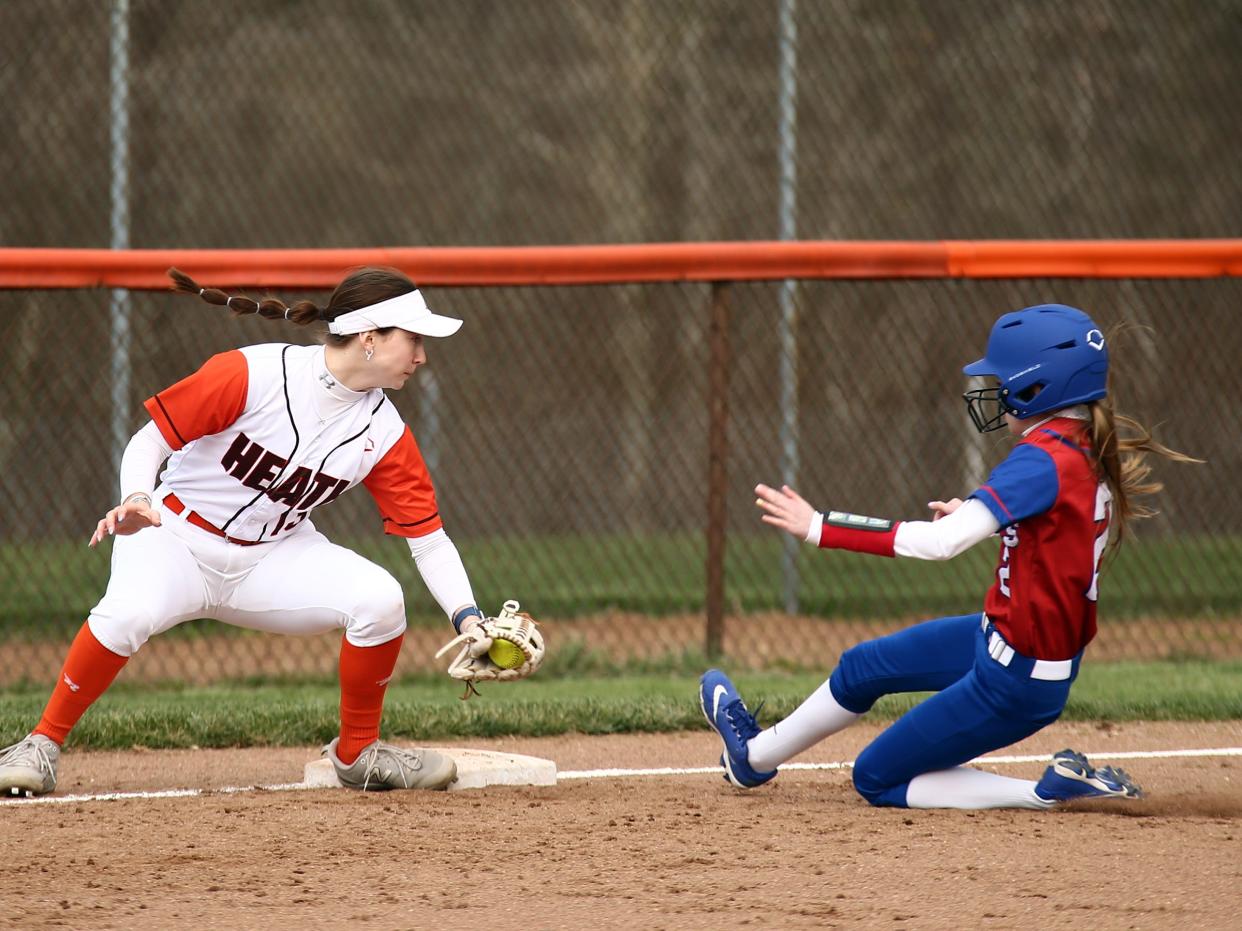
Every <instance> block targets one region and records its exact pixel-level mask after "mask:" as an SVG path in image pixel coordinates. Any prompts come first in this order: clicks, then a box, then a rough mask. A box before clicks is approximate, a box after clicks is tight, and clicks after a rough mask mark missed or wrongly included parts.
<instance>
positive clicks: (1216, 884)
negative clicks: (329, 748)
mask: <svg viewBox="0 0 1242 931" xmlns="http://www.w3.org/2000/svg"><path fill="white" fill-rule="evenodd" d="M875 732H876V728H875V727H874V726H866V725H860V726H858V727H856V728H853V729H851V730H850V731H847V732H845V733H843V734H841V735H838V736H837V737H835V738H833V739H831V740H829V741H828V742H827V743H826V744H825V745H823V746H820V747H818V748H815V749H814V750H813V751H811V752H809V753H807V754H805V755H804V756H803V757H801V758H800V759H801V760H803V761H808V762H827V761H832V760H847V759H851V758H852V757H853V756H854V754H856V753H857V751H858V750H859V749H860V748H861V747H862V746H863V745H864V744H865V743H866V742H867V741H868V740H869V739H870V738H871V737H872V736H873V735H874V734H875ZM1066 745H1069V746H1074V747H1076V748H1078V749H1081V750H1084V751H1087V752H1096V753H1103V752H1107V751H1110V750H1113V751H1132V750H1160V749H1190V748H1209V747H1237V746H1242V722H1227V723H1214V724H1163V723H1162V724H1154V723H1153V724H1126V725H1121V726H1101V725H1088V724H1065V725H1055V726H1053V727H1051V728H1049V729H1048V730H1047V731H1045V732H1044V733H1042V734H1039V735H1036V737H1034V738H1032V739H1030V740H1028V741H1025V742H1024V743H1022V744H1019V745H1018V746H1017V747H1015V748H1014V749H1013V750H1012V751H1007V752H1013V753H1016V754H1035V753H1050V752H1052V751H1054V750H1057V749H1060V748H1061V747H1062V746H1066ZM469 746H472V747H479V748H483V749H504V750H511V751H516V752H522V753H529V754H534V755H538V756H545V757H549V758H552V759H554V760H556V761H557V764H558V766H559V768H560V769H561V770H574V769H594V768H600V767H651V766H702V765H705V764H706V763H708V762H709V761H710V760H711V759H712V758H713V753H714V751H715V743H714V740H713V738H712V736H711V735H709V734H708V733H707V732H706V731H704V732H696V733H685V734H674V735H628V736H616V737H584V736H569V737H560V738H545V739H523V740H501V741H490V742H489V741H472V742H470V743H469ZM313 757H314V751H312V750H296V749H295V750H270V751H265V750H245V751H172V752H138V751H135V752H129V753H90V754H87V753H78V754H67V755H66V756H65V758H64V761H63V765H62V781H61V787H60V793H61V794H78V793H99V792H106V791H114V790H133V789H166V788H204V789H210V788H220V787H224V786H231V785H246V784H252V783H253V784H271V783H280V782H292V781H298V780H299V779H300V778H301V770H302V766H303V764H304V763H305V762H306V761H307V760H309V759H311V758H313ZM1125 765H1126V767H1127V768H1128V769H1129V771H1130V772H1131V774H1132V775H1134V776H1135V778H1136V779H1137V780H1138V781H1139V782H1140V783H1142V784H1143V786H1144V788H1145V789H1146V790H1147V792H1148V794H1149V796H1150V797H1149V798H1148V799H1146V800H1143V801H1139V802H1133V803H1116V802H1115V803H1106V802H1095V803H1082V804H1081V805H1080V806H1079V807H1078V808H1077V809H1076V810H1062V811H1055V812H1048V813H1038V812H1025V811H1014V812H1011V811H1004V812H927V811H905V810H893V809H888V810H877V809H872V808H869V807H868V806H867V805H866V804H865V803H864V802H863V801H862V800H861V799H860V798H859V797H858V796H857V795H856V794H855V793H854V792H853V789H852V787H851V785H850V781H849V773H848V770H835V771H813V772H789V773H783V774H782V775H781V776H780V777H779V778H778V779H777V780H776V781H775V782H774V783H772V784H771V785H769V786H765V787H763V788H761V789H758V790H755V791H752V792H741V791H738V790H734V789H731V788H729V787H728V786H727V785H725V784H724V783H723V782H722V781H721V780H720V779H719V778H717V777H715V776H706V775H685V776H667V777H659V778H642V777H637V778H636V777H631V778H610V779H589V780H573V781H569V780H566V781H562V782H561V783H560V784H559V785H557V786H555V787H546V788H528V789H518V788H492V789H487V790H480V791H471V792H460V793H450V794H432V793H388V794H384V795H380V794H375V795H363V794H359V793H351V792H346V791H344V790H320V791H313V792H279V793H273V792H257V791H256V792H247V793H242V794H236V795H223V794H209V795H205V796H202V797H194V798H171V799H146V800H125V801H97V802H70V803H65V804H62V805H26V804H23V803H3V804H0V836H3V838H4V851H5V854H6V860H7V865H8V869H6V870H4V871H3V873H2V874H0V927H14V928H51V927H63V928H91V929H111V928H116V929H122V928H270V927H298V928H303V927H304V928H351V929H357V928H360V927H366V928H376V929H387V928H454V929H458V928H483V927H489V928H540V929H542V928H549V929H551V928H585V927H597V928H644V929H655V928H669V929H674V928H676V929H681V928H715V927H720V926H734V925H744V926H749V927H755V928H765V927H784V928H837V927H851V928H853V927H868V928H894V927H897V928H920V929H922V928H953V929H961V928H1030V927H1058V926H1068V925H1071V924H1073V925H1079V926H1083V927H1091V928H1093V929H1114V928H1116V929H1122V928H1167V927H1178V928H1214V929H1217V928H1224V927H1236V926H1237V925H1236V922H1237V918H1238V914H1239V910H1242V757H1199V758H1183V759H1154V760H1140V761H1135V762H1133V763H1127V764H1125ZM1041 769H1042V765H1041V764H1035V763H1031V764H1018V765H1011V766H1003V767H997V771H1001V772H1005V773H1009V774H1012V775H1018V776H1025V777H1030V778H1034V777H1036V776H1037V775H1038V773H1039V772H1040V770H1041Z"/></svg>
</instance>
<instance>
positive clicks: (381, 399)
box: [0, 268, 482, 794]
mask: <svg viewBox="0 0 1242 931" xmlns="http://www.w3.org/2000/svg"><path fill="white" fill-rule="evenodd" d="M169 274H170V275H171V276H172V277H173V280H174V281H175V282H176V285H177V287H178V289H179V290H182V291H187V292H191V293H196V294H198V295H200V296H201V297H202V298H203V299H204V300H206V301H208V302H210V303H213V304H221V305H227V306H229V307H230V308H231V309H232V310H233V311H234V312H235V313H239V314H248V313H259V314H261V315H263V316H265V317H268V318H273V319H279V318H283V319H286V320H289V321H292V322H294V323H299V324H309V323H313V322H315V321H325V322H327V323H328V330H329V336H328V339H327V345H326V346H296V345H290V344H284V343H271V344H267V345H260V346H249V347H246V348H244V349H239V350H233V351H231V352H225V353H222V354H220V355H217V356H213V357H212V358H211V359H209V360H208V361H207V362H206V364H204V365H203V367H202V368H201V369H199V370H198V371H197V372H195V373H194V374H193V375H190V376H189V377H188V378H186V379H184V380H182V381H180V382H178V383H177V384H175V385H173V386H171V387H169V388H167V389H166V390H164V391H161V392H159V393H157V394H155V395H154V396H153V397H151V398H149V399H148V400H147V401H146V409H147V411H148V412H149V413H150V415H151V421H150V422H149V423H148V424H146V426H144V427H143V428H142V429H141V430H139V431H138V433H136V434H135V435H134V437H133V439H132V440H131V441H130V443H129V446H128V448H127V449H126V451H125V455H124V457H123V459H122V463H121V482H120V484H121V503H120V504H119V505H118V506H117V507H114V508H112V509H111V510H110V511H108V513H107V514H106V515H105V516H104V518H103V519H102V520H100V522H99V525H98V527H97V528H96V530H95V533H94V535H93V536H92V538H91V541H90V542H91V545H92V546H93V545H95V544H97V543H99V542H100V541H101V540H103V539H104V538H106V537H108V536H115V542H114V545H113V551H112V574H111V578H110V581H109V584H108V589H107V592H106V594H105V595H104V597H103V599H102V600H101V601H100V602H99V604H98V605H97V606H96V607H95V609H94V610H93V611H92V612H91V614H90V616H89V618H88V619H87V621H86V623H85V624H84V625H83V626H82V629H81V630H80V631H79V633H78V636H77V638H76V640H75V641H74V644H73V646H72V647H71V648H70V652H69V656H68V658H67V659H66V661H65V666H64V669H63V671H62V673H61V677H60V681H59V682H58V683H57V685H56V687H55V690H54V691H53V694H52V696H51V698H50V700H49V702H48V705H47V707H46V709H45V711H44V713H43V717H42V719H41V720H40V721H39V724H38V726H36V727H35V729H34V731H32V733H31V734H30V735H29V736H27V737H26V738H25V739H24V740H22V741H20V742H19V743H17V744H15V745H14V746H12V747H9V748H8V749H7V750H5V751H3V752H0V792H6V793H10V792H11V793H14V794H18V793H24V794H42V793H45V792H50V791H52V789H54V788H55V785H56V768H57V762H58V757H59V753H60V745H61V744H62V743H63V742H64V740H65V737H66V736H67V735H68V733H69V731H70V729H71V728H72V727H73V726H74V724H76V723H77V721H78V719H79V718H80V717H81V715H82V714H83V712H85V711H86V709H87V708H88V707H89V706H90V704H91V703H92V702H93V701H94V700H95V699H96V698H98V697H99V696H100V695H101V694H102V693H103V692H104V690H105V689H107V687H108V686H109V685H110V684H111V682H112V680H113V679H114V678H115V676H116V674H117V673H118V672H119V671H120V669H121V667H122V666H124V664H125V663H126V661H127V660H128V658H129V657H130V656H132V655H133V654H134V653H135V652H136V651H137V650H138V649H140V648H141V647H142V645H143V644H144V643H146V641H147V640H148V639H149V638H150V637H151V636H153V635H155V634H158V633H161V632H162V631H165V630H168V629H169V628H171V627H173V626H175V625H176V624H179V623H181V622H183V621H187V620H190V619H192V618H198V617H206V618H214V619H216V620H220V621H224V622H225V623H227V624H233V625H236V626H240V627H248V628H254V629H257V630H266V631H271V632H274V633H283V634H315V633H323V632H326V631H330V630H334V629H340V630H342V631H343V632H344V636H343V638H342V642H341V658H340V677H341V731H340V735H339V736H338V737H337V738H335V739H334V740H333V741H332V742H331V743H330V744H329V745H328V746H327V747H326V748H325V749H324V752H325V754H326V755H327V756H328V758H329V759H331V760H332V762H333V764H334V765H335V767H336V770H337V773H338V775H339V777H340V779H341V781H342V783H343V784H345V785H346V786H350V787H353V788H360V789H392V788H443V787H444V786H446V785H447V784H448V783H449V782H450V781H452V779H453V778H454V776H455V774H456V773H455V767H454V764H453V762H452V760H450V759H448V758H447V757H444V756H442V755H440V754H436V753H433V752H430V751H426V750H422V751H413V750H403V749H400V748H397V747H393V746H391V745H389V744H387V743H384V742H382V741H380V740H379V722H380V715H381V712H382V708H383V698H384V691H385V688H386V686H387V683H388V681H389V679H390V678H391V677H392V674H393V669H394V666H395V664H396V660H397V654H398V652H399V651H400V647H401V640H402V635H403V633H404V631H405V605H404V597H403V594H402V589H401V585H400V584H399V583H398V582H397V580H396V579H394V578H393V577H392V576H391V575H390V574H389V573H388V572H387V571H386V570H384V569H382V568H381V567H379V566H377V565H376V564H374V563H372V562H370V561H368V560H366V559H364V558H362V557H361V556H359V555H358V554H356V553H354V552H352V551H350V550H348V549H345V548H344V547H341V546H337V545H335V544H333V543H332V542H330V541H329V540H328V539H327V538H326V537H325V536H324V535H323V534H322V533H320V532H319V531H317V530H316V529H315V527H314V524H313V523H312V522H311V519H310V515H311V512H312V511H313V510H314V509H315V508H316V507H318V506H320V505H322V504H326V503H327V502H329V501H332V500H333V499H335V498H336V497H337V496H338V495H340V494H341V493H342V492H344V491H346V490H348V489H349V488H352V487H353V486H355V485H358V484H362V485H365V486H366V488H367V490H368V491H369V492H370V493H371V495H372V497H373V498H374V499H375V501H376V504H377V505H378V506H379V510H380V514H381V516H382V519H383V523H384V529H385V531H386V532H387V533H389V534H394V535H397V536H402V537H405V538H406V539H407V542H408V543H409V546H410V550H411V553H412V555H413V557H414V560H415V562H416V564H417V567H418V570H419V573H420V574H421V575H422V578H423V580H424V582H425V583H426V584H427V587H428V589H429V590H430V591H431V593H432V595H433V596H434V597H435V598H436V600H437V602H438V603H439V604H440V606H441V607H442V608H443V609H444V610H445V612H446V614H448V616H449V617H450V618H451V619H452V622H453V626H454V627H455V628H456V629H457V630H458V632H459V633H460V632H463V631H468V630H469V629H471V627H473V626H474V625H476V624H477V623H478V622H479V621H480V620H481V618H482V612H480V611H479V610H478V608H477V607H475V600H474V595H473V592H472V590H471V586H470V581H469V578H468V577H467V574H466V570H465V568H464V566H463V565H462V562H461V558H460V556H459V555H458V552H457V548H456V547H455V546H454V545H453V543H452V541H451V540H450V539H449V537H448V536H447V535H446V534H445V532H444V529H443V527H442V525H441V521H440V515H439V511H438V508H437V505H436V497H435V491H434V489H433V487H432V483H431V478H430V476H429V475H428V473H427V469H426V466H425V465H424V463H423V459H422V456H421V455H420V453H419V450H418V446H417V444H416V443H415V441H414V437H413V435H412V434H411V432H410V429H409V428H408V427H407V426H406V425H405V424H404V423H403V422H402V420H401V417H400V415H399V414H398V413H397V411H396V409H395V408H394V407H393V405H392V402H391V401H389V400H388V399H387V397H386V396H385V394H384V389H396V388H401V387H403V386H404V385H405V383H406V381H407V380H408V379H409V377H410V376H411V375H412V374H413V373H414V371H415V369H416V368H417V367H418V366H419V365H422V364H423V363H425V362H426V358H427V357H426V353H425V351H424V347H423V337H424V336H436V337H443V336H449V335H451V334H452V333H454V332H456V331H457V329H458V328H459V327H460V326H461V321H460V320H456V319H453V318H450V317H444V316H440V315H437V314H434V313H432V312H431V310H430V309H428V307H427V305H426V303H425V301H424V300H423V298H422V296H421V294H420V293H419V292H418V290H417V289H416V288H415V286H414V284H413V283H412V282H411V281H410V280H409V279H408V278H407V277H406V276H405V275H403V274H401V273H400V272H397V271H395V270H393V269H377V268H364V269H360V270H357V271H355V272H353V273H351V274H350V275H349V276H347V277H346V278H345V279H344V280H343V281H342V282H341V284H340V285H339V286H338V287H337V288H336V290H335V291H334V292H333V294H332V297H331V299H330V300H329V302H328V304H327V306H326V307H323V308H320V307H318V306H316V305H315V304H313V303H311V302H309V301H302V302H299V303H297V304H295V305H294V306H292V307H286V306H285V305H284V304H283V303H281V302H280V301H278V300H274V299H270V298H268V299H264V300H262V301H261V302H256V301H252V300H250V299H249V298H241V297H233V298H230V297H229V296H228V295H227V294H225V293H224V292H222V291H219V290H216V289H201V288H199V286H198V285H197V284H196V283H195V282H194V281H192V280H191V279H190V278H188V277H187V276H185V275H183V274H181V273H180V272H177V271H176V270H175V269H174V270H170V273H169ZM165 460H167V462H166V464H165V465H164V467H163V471H162V472H160V465H161V463H164V462H165ZM157 473H159V477H158V481H157V478H156V476H157ZM463 625H464V626H463Z"/></svg>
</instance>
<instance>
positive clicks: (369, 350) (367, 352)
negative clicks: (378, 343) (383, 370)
mask: <svg viewBox="0 0 1242 931" xmlns="http://www.w3.org/2000/svg"><path fill="white" fill-rule="evenodd" d="M373 355H375V350H374V349H372V348H371V347H370V346H368V347H367V351H366V357H367V361H368V362H370V361H371V356H373Z"/></svg>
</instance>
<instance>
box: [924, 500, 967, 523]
mask: <svg viewBox="0 0 1242 931" xmlns="http://www.w3.org/2000/svg"><path fill="white" fill-rule="evenodd" d="M927 506H928V507H929V508H931V509H932V521H933V522H934V521H938V520H940V518H942V517H948V516H949V515H950V514H952V513H953V512H954V511H956V510H957V509H958V508H960V507H961V506H962V499H961V498H952V499H950V500H948V501H928V502H927Z"/></svg>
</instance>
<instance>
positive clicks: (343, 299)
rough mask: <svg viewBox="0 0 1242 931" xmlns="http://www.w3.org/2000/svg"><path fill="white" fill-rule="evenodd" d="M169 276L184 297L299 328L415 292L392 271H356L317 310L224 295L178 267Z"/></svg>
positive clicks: (338, 340) (333, 339)
mask: <svg viewBox="0 0 1242 931" xmlns="http://www.w3.org/2000/svg"><path fill="white" fill-rule="evenodd" d="M168 277H169V278H171V279H172V281H173V288H174V290H176V291H181V292H183V293H185V294H197V295H198V296H199V297H201V298H202V299H203V300H204V301H206V302H207V303H208V304H215V305H217V306H220V307H227V308H228V309H229V310H231V311H232V312H233V313H234V314H235V315H237V316H239V317H244V316H247V315H249V314H258V315H259V316H260V317H264V318H265V319H267V320H288V321H289V322H291V323H296V324H298V325H299V326H306V325H307V324H310V323H315V322H318V321H323V322H330V321H332V320H335V319H336V318H337V317H339V316H340V315H341V314H347V313H349V312H350V311H351V310H358V309H360V308H362V307H370V306H371V305H372V304H378V303H379V302H380V301H386V300H388V299H390V298H394V297H399V296H400V295H402V294H409V293H410V292H411V291H413V290H415V284H414V282H412V281H411V280H410V279H409V278H408V277H407V276H406V275H404V274H403V273H401V272H399V271H397V270H396V269H395V268H377V267H367V268H357V269H354V270H353V271H352V272H350V273H349V274H348V275H346V276H345V278H344V279H343V280H342V281H341V283H340V284H339V285H337V286H336V290H335V291H333V292H332V297H331V298H330V299H329V300H328V306H327V307H320V306H319V305H318V304H316V303H315V302H314V301H306V300H302V301H297V302H296V303H294V304H293V305H292V306H286V304H285V302H284V301H281V300H279V299H278V298H274V297H264V298H260V299H258V300H256V299H254V298H251V297H243V296H241V295H234V296H231V297H230V296H229V294H228V293H227V292H225V291H222V290H220V289H219V288H204V287H202V286H200V285H199V283H198V282H197V281H195V280H194V279H193V278H191V277H190V276H189V275H187V274H186V273H185V272H183V271H181V270H180V269H177V268H170V269H169V270H168ZM390 329H392V328H391V327H385V328H384V329H382V330H380V331H379V332H381V333H385V332H387V331H388V330H390ZM351 339H353V336H337V335H335V334H332V333H329V334H328V342H329V343H332V344H335V345H344V344H345V343H347V342H349V341H350V340H351Z"/></svg>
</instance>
